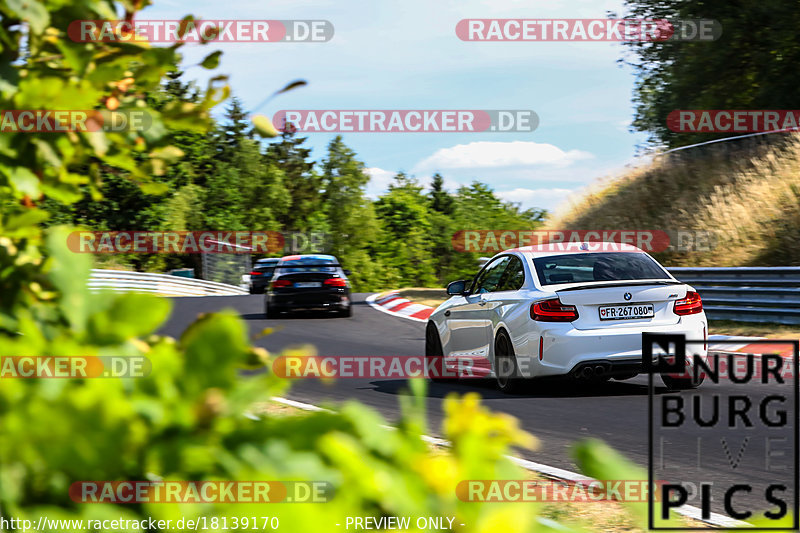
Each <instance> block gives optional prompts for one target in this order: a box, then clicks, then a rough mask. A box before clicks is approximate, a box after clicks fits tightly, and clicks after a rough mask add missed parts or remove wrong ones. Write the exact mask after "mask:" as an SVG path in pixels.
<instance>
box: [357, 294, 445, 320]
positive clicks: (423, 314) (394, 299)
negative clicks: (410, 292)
mask: <svg viewBox="0 0 800 533" xmlns="http://www.w3.org/2000/svg"><path fill="white" fill-rule="evenodd" d="M367 303H368V304H369V305H371V306H372V307H374V308H375V309H377V310H378V311H382V312H384V313H386V314H389V315H394V316H399V317H400V318H408V319H409V320H416V321H417V322H427V321H428V317H429V316H431V313H433V309H434V308H433V307H430V306H427V305H422V304H417V303H414V302H412V301H411V300H409V299H407V298H403V297H402V296H400V295H399V294H398V291H389V292H383V293H380V294H372V295H370V296H368V297H367Z"/></svg>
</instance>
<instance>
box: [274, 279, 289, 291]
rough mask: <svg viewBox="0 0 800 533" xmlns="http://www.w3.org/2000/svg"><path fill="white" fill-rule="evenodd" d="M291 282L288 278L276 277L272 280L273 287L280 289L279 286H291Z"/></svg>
mask: <svg viewBox="0 0 800 533" xmlns="http://www.w3.org/2000/svg"><path fill="white" fill-rule="evenodd" d="M291 286H292V282H291V281H289V280H288V279H276V280H275V281H273V282H272V288H273V289H280V288H281V287H291Z"/></svg>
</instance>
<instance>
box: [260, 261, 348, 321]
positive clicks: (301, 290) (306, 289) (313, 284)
mask: <svg viewBox="0 0 800 533" xmlns="http://www.w3.org/2000/svg"><path fill="white" fill-rule="evenodd" d="M349 274H350V272H349V271H347V270H343V269H342V266H341V265H340V264H339V261H338V260H337V259H336V258H335V257H334V256H332V255H288V256H286V257H282V258H281V259H280V262H279V263H278V265H277V266H276V267H275V274H274V275H273V276H272V280H271V281H270V284H269V287H268V288H267V290H266V293H265V297H264V314H266V316H267V318H275V317H277V316H278V314H279V313H282V312H285V311H294V310H298V309H324V310H328V311H334V312H336V313H337V314H338V315H339V316H351V315H352V313H353V311H352V307H351V301H350V282H349V281H348V280H347V276H348V275H349Z"/></svg>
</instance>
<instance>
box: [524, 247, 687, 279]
mask: <svg viewBox="0 0 800 533" xmlns="http://www.w3.org/2000/svg"><path fill="white" fill-rule="evenodd" d="M533 266H534V268H535V269H536V274H537V275H538V276H539V283H541V284H542V285H557V284H560V283H591V282H594V281H617V280H636V279H671V278H670V277H669V275H668V274H667V273H666V272H665V271H664V269H663V268H661V267H660V266H659V265H658V263H656V262H655V261H654V260H653V259H652V258H651V257H650V256H649V255H647V254H644V253H635V252H617V253H587V254H564V255H552V256H549V257H537V258H534V259H533Z"/></svg>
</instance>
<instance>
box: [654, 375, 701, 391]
mask: <svg viewBox="0 0 800 533" xmlns="http://www.w3.org/2000/svg"><path fill="white" fill-rule="evenodd" d="M704 380H705V376H700V377H699V378H698V379H697V381H695V380H694V379H692V378H675V377H672V376H669V375H667V374H661V381H663V382H664V385H665V386H666V387H667V389H669V390H691V389H696V388H697V387H699V386H700V385H701V384H702V383H703V381H704Z"/></svg>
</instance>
